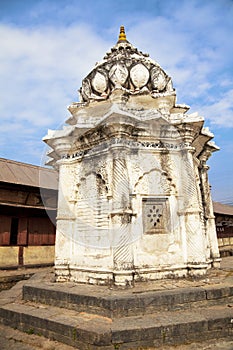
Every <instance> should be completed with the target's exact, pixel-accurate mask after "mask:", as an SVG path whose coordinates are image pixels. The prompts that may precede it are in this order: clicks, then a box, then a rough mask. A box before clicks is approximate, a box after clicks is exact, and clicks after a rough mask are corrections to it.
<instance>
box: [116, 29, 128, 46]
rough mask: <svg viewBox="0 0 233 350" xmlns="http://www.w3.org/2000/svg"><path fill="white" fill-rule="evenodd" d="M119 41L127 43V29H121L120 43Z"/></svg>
mask: <svg viewBox="0 0 233 350" xmlns="http://www.w3.org/2000/svg"><path fill="white" fill-rule="evenodd" d="M119 41H127V39H126V35H125V27H124V26H121V27H120V34H119V38H118V42H119Z"/></svg>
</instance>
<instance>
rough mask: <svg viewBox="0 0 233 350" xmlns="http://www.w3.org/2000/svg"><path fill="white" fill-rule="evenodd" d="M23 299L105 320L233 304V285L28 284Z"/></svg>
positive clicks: (24, 288)
mask: <svg viewBox="0 0 233 350" xmlns="http://www.w3.org/2000/svg"><path fill="white" fill-rule="evenodd" d="M23 299H24V300H25V301H32V302H37V303H42V304H47V305H51V306H58V307H61V308H66V309H70V310H76V311H79V312H80V311H84V312H88V313H92V314H97V315H102V316H106V317H115V318H118V317H123V316H124V317H125V316H134V315H135V316H136V315H144V314H145V313H147V314H148V313H149V314H150V313H154V312H159V311H170V310H185V309H191V308H197V307H200V306H202V307H205V306H208V305H214V304H223V303H231V302H233V286H231V285H229V286H227V285H225V286H224V285H223V286H206V287H196V288H178V289H173V290H163V291H144V292H138V293H137V292H135V291H134V290H133V289H129V290H128V291H118V293H117V294H116V292H115V291H114V290H109V289H107V288H106V287H95V286H93V288H92V286H86V285H76V286H74V285H73V286H72V285H71V284H69V283H67V284H65V283H63V284H59V283H54V284H51V283H50V285H49V284H46V283H39V284H36V283H31V284H28V282H27V283H25V284H24V286H23Z"/></svg>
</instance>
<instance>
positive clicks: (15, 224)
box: [10, 218, 19, 245]
mask: <svg viewBox="0 0 233 350" xmlns="http://www.w3.org/2000/svg"><path fill="white" fill-rule="evenodd" d="M18 228H19V219H18V218H12V219H11V235H10V245H17V240H18Z"/></svg>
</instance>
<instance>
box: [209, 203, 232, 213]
mask: <svg viewBox="0 0 233 350" xmlns="http://www.w3.org/2000/svg"><path fill="white" fill-rule="evenodd" d="M213 206H214V213H215V214H224V215H233V205H226V204H222V203H219V202H213Z"/></svg>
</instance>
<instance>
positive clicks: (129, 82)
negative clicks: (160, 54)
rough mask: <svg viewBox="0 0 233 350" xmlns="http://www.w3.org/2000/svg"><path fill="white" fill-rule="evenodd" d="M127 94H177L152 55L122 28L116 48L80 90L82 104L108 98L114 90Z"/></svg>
mask: <svg viewBox="0 0 233 350" xmlns="http://www.w3.org/2000/svg"><path fill="white" fill-rule="evenodd" d="M115 89H121V90H124V91H125V93H126V94H130V95H133V94H141V93H143V94H151V96H152V97H157V95H158V94H160V95H161V94H165V95H167V94H174V89H173V87H172V81H171V78H170V77H169V76H168V75H167V74H166V73H165V71H164V70H163V69H162V68H161V67H160V65H159V64H158V63H156V62H155V61H153V60H152V59H151V58H150V57H149V55H148V54H145V53H142V52H141V51H139V50H138V49H137V48H135V47H134V46H133V45H132V44H131V43H130V42H129V41H128V40H127V38H126V34H125V29H124V27H123V26H121V27H120V34H119V37H118V41H117V43H116V45H114V46H113V47H112V48H111V50H110V51H109V52H107V53H106V55H105V56H104V58H103V60H102V61H101V62H100V63H97V65H96V66H95V67H94V68H93V69H92V71H91V72H90V73H89V74H88V75H87V76H86V77H85V78H84V79H83V81H82V87H81V89H80V96H81V100H82V102H89V101H91V100H104V99H107V98H108V97H109V96H110V95H111V93H112V91H113V90H115Z"/></svg>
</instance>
